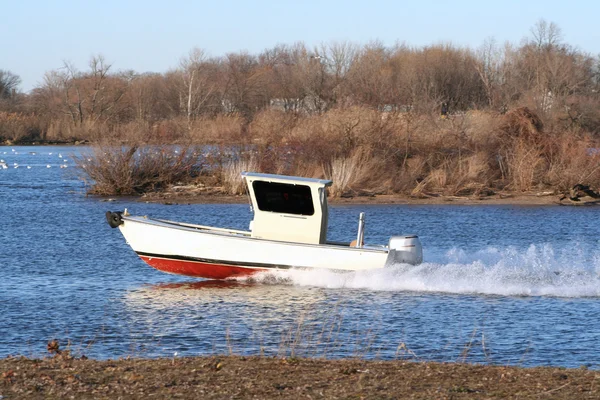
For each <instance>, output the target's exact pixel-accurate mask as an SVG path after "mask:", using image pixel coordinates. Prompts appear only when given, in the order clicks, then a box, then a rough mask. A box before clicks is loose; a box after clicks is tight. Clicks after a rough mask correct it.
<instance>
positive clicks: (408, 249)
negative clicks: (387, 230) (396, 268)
mask: <svg viewBox="0 0 600 400" xmlns="http://www.w3.org/2000/svg"><path fill="white" fill-rule="evenodd" d="M388 247H389V253H388V257H387V261H386V263H385V264H386V266H388V265H392V264H412V265H418V264H421V263H422V262H423V246H421V241H420V240H419V237H418V236H417V235H405V236H392V237H391V238H390V242H389V245H388Z"/></svg>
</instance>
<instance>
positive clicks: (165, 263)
mask: <svg viewBox="0 0 600 400" xmlns="http://www.w3.org/2000/svg"><path fill="white" fill-rule="evenodd" d="M140 258H141V259H142V260H144V261H145V262H146V264H148V265H150V266H151V267H153V268H156V269H157V270H159V271H163V272H168V273H171V274H178V275H185V276H194V277H197V278H207V279H226V278H234V277H243V276H249V275H252V274H255V273H257V272H261V271H267V269H265V268H256V267H240V266H233V265H225V264H218V263H208V262H201V261H189V260H178V259H172V258H162V257H151V256H146V255H142V254H140Z"/></svg>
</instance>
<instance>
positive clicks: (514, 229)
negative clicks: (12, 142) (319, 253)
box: [0, 147, 600, 368]
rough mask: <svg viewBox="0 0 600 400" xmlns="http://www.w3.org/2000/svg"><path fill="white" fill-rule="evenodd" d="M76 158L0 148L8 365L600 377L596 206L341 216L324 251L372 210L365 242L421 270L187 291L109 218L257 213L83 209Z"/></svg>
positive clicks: (308, 276)
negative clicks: (225, 356) (50, 345)
mask: <svg viewBox="0 0 600 400" xmlns="http://www.w3.org/2000/svg"><path fill="white" fill-rule="evenodd" d="M13 150H14V151H13ZM82 150H83V151H85V149H84V148H79V147H14V148H11V147H0V159H3V160H4V161H5V162H6V163H7V165H8V166H9V167H10V168H8V169H0V217H1V221H2V227H1V229H0V243H1V250H0V311H1V312H0V356H6V355H9V354H12V355H15V354H23V355H29V356H38V355H41V354H43V353H44V352H45V345H46V342H47V341H48V340H49V339H52V338H58V339H59V340H61V342H63V343H66V342H67V341H70V343H71V349H72V350H73V351H74V352H75V353H76V354H82V353H84V354H86V355H87V356H91V357H97V358H116V357H125V356H142V357H161V356H167V357H172V356H173V355H174V354H175V353H177V355H178V356H181V355H199V354H214V353H224V352H226V353H228V352H233V353H236V354H261V353H262V354H271V355H277V354H280V355H284V354H287V355H289V354H292V353H293V354H295V355H299V356H326V357H349V356H359V357H366V358H381V359H394V358H408V359H416V360H440V361H461V360H466V361H470V362H482V363H492V364H503V365H504V364H511V365H528V366H532V365H560V366H567V367H578V366H580V365H586V366H590V367H592V368H597V367H598V365H599V360H598V354H600V326H599V325H598V323H597V321H598V317H599V314H600V307H599V301H600V279H599V273H600V243H599V237H598V231H599V229H598V225H597V224H598V221H597V218H596V217H597V215H598V211H599V209H598V208H594V207H591V208H570V207H552V206H546V207H532V206H529V207H520V206H485V205H484V206H456V205H447V206H445V205H444V206H431V205H429V206H402V205H373V206H335V205H334V206H333V207H332V210H331V214H332V215H331V223H330V232H329V238H330V239H333V240H350V239H352V238H353V236H355V231H356V225H357V218H358V213H359V212H360V211H365V212H366V213H367V230H366V241H367V242H371V243H385V242H386V241H387V238H388V237H389V236H390V235H392V234H400V233H417V234H419V235H420V237H421V239H422V242H423V246H424V252H425V255H424V258H425V262H424V263H423V264H422V265H420V266H417V267H409V266H406V265H397V266H394V267H392V268H388V269H385V270H381V271H377V272H370V273H346V274H343V273H331V272H328V271H314V272H303V271H284V272H278V273H270V274H265V275H261V276H258V277H257V278H256V279H253V280H251V281H248V280H246V281H235V282H224V283H223V282H214V281H202V280H192V279H187V278H185V277H177V276H172V275H167V274H163V273H160V272H158V271H155V270H153V269H151V268H150V267H148V266H146V265H145V264H144V263H143V262H142V261H141V260H139V258H138V257H137V256H136V255H135V254H134V253H133V251H132V250H131V249H130V248H129V247H128V246H127V245H126V244H125V241H124V240H123V238H122V236H121V235H120V233H119V232H118V230H114V229H110V228H109V227H108V225H107V224H106V222H105V220H104V212H105V211H106V210H109V209H110V210H122V209H123V208H125V207H126V208H128V209H129V210H130V211H131V212H132V213H134V214H148V215H153V216H156V217H161V218H168V219H172V220H182V221H186V222H192V223H201V224H207V225H211V224H215V225H219V226H227V227H232V228H238V229H245V228H247V226H248V222H249V221H250V217H251V214H250V210H249V207H248V206H247V205H172V206H166V205H160V204H145V203H143V202H137V201H135V200H118V201H116V202H105V201H102V200H101V199H96V198H86V197H85V195H84V186H83V183H82V181H80V180H79V179H78V178H77V176H76V173H75V172H76V171H75V169H74V168H73V162H72V160H71V159H69V158H68V156H70V155H72V154H74V153H79V152H80V151H82ZM5 152H6V154H4V153H5ZM50 153H52V154H50ZM59 155H62V156H63V157H62V158H60V157H59ZM65 158H67V162H65V161H64V160H65ZM14 163H17V164H18V168H14ZM61 164H66V165H67V166H68V167H67V168H59V166H60V165H61ZM48 165H50V168H47V166H48ZM27 166H30V167H31V168H30V169H27Z"/></svg>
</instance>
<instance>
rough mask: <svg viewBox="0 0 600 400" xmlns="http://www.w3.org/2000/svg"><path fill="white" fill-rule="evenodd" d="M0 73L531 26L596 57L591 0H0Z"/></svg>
mask: <svg viewBox="0 0 600 400" xmlns="http://www.w3.org/2000/svg"><path fill="white" fill-rule="evenodd" d="M0 5H1V6H2V7H1V9H2V21H1V22H0V69H3V70H8V71H10V72H12V73H14V74H17V75H19V76H20V77H21V80H22V84H21V86H20V89H21V90H22V91H24V92H28V91H30V90H31V89H33V88H34V87H36V86H38V85H40V84H42V83H43V78H44V73H45V72H47V71H50V70H54V69H58V68H61V66H62V65H63V64H64V62H65V61H66V62H69V63H72V64H73V65H74V66H75V67H76V68H77V69H79V70H81V71H85V70H86V69H87V68H88V67H87V66H88V62H89V59H90V58H91V57H92V56H94V55H102V56H104V58H105V60H106V61H108V63H110V64H112V68H113V70H134V71H136V72H139V73H142V72H165V71H167V70H169V69H172V68H175V67H176V66H177V64H178V63H179V60H180V59H181V57H183V56H185V55H186V54H188V53H189V51H190V50H191V49H193V48H194V47H198V48H201V49H204V50H205V51H206V52H207V53H208V54H209V55H210V56H222V55H225V54H227V53H230V52H239V51H247V52H249V53H251V54H259V53H260V52H262V51H263V50H265V49H268V48H272V47H274V46H275V45H277V44H293V43H295V42H300V41H301V42H304V43H305V44H306V45H307V46H309V47H313V46H316V45H319V44H321V43H333V42H342V41H348V42H352V43H356V44H358V45H364V44H367V43H369V42H371V41H380V42H381V43H383V44H384V45H386V46H393V45H394V44H395V43H397V42H404V43H406V44H408V45H411V46H417V47H419V46H425V45H431V44H436V43H441V42H444V43H452V44H454V45H456V46H462V47H470V48H473V49H475V48H477V47H479V46H480V45H481V44H482V43H483V42H484V40H486V39H487V38H494V39H495V40H496V41H497V42H498V43H504V42H506V41H508V42H511V43H513V44H516V45H518V44H519V43H520V42H521V40H522V39H523V38H525V37H528V36H530V35H531V28H532V27H533V26H534V25H535V24H536V22H538V21H539V20H540V19H544V20H546V21H547V22H554V23H556V24H557V25H558V26H559V27H560V28H561V30H562V33H563V40H564V42H566V43H568V44H570V45H572V46H576V47H577V48H579V49H580V50H581V51H585V52H588V53H591V54H592V55H598V54H600V24H599V23H598V15H600V1H597V0H570V1H565V0H562V1H554V0H503V1H485V0H479V1H472V0H446V1H433V0H414V1H410V2H408V1H402V0H396V1H382V0H369V1H367V0H363V1H353V0H346V1H338V0H331V1H328V0H320V1H315V0H296V1H287V0H279V1H267V0H251V1H241V0H225V1H224V0H220V1H219V0H212V1H191V0H190V1H184V0H168V1H165V0H162V1H157V0H144V1H140V0H131V1H128V0H103V1H97V0H96V1H93V0H88V1H83V0H82V1H76V0H71V1H68V0H0Z"/></svg>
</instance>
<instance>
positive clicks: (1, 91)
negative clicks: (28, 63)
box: [0, 69, 21, 99]
mask: <svg viewBox="0 0 600 400" xmlns="http://www.w3.org/2000/svg"><path fill="white" fill-rule="evenodd" d="M20 84H21V78H20V77H19V75H16V74H13V73H12V72H10V71H7V70H3V69H0V99H9V98H11V97H13V96H14V93H15V92H16V90H17V88H18V87H19V85H20Z"/></svg>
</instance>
